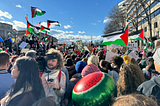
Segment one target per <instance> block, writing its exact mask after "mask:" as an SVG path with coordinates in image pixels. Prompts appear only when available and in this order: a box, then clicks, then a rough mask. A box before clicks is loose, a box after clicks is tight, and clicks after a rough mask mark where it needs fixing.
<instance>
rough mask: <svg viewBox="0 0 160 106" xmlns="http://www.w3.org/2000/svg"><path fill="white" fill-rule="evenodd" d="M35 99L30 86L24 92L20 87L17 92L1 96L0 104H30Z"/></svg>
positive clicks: (17, 105)
mask: <svg viewBox="0 0 160 106" xmlns="http://www.w3.org/2000/svg"><path fill="white" fill-rule="evenodd" d="M36 101H37V99H36V98H35V96H34V95H33V91H32V88H29V89H28V90H26V91H24V92H23V88H22V89H20V90H19V91H18V92H17V93H15V94H13V95H11V96H9V95H8V96H6V97H5V98H3V99H2V104H1V106H31V105H32V104H33V103H34V102H36Z"/></svg>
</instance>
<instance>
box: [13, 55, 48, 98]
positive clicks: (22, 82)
mask: <svg viewBox="0 0 160 106" xmlns="http://www.w3.org/2000/svg"><path fill="white" fill-rule="evenodd" d="M15 64H16V65H17V67H18V70H19V71H20V73H19V76H18V78H17V80H16V82H15V84H14V86H13V87H12V88H11V89H13V92H12V93H13V94H15V93H16V92H18V91H19V90H20V89H21V88H23V89H24V90H23V92H24V91H25V90H27V89H28V87H29V86H31V87H32V91H33V95H34V97H35V99H37V100H38V99H41V98H43V97H45V92H44V89H43V86H42V81H41V79H40V77H39V71H38V66H37V64H36V62H35V61H34V60H33V59H32V58H30V57H25V56H24V57H20V58H18V59H17V60H16V62H15Z"/></svg>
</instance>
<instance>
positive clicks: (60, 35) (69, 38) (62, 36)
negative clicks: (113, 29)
mask: <svg viewBox="0 0 160 106" xmlns="http://www.w3.org/2000/svg"><path fill="white" fill-rule="evenodd" d="M66 32H67V33H66ZM69 32H71V31H65V32H64V31H62V30H55V29H51V32H50V34H51V35H52V36H53V37H56V38H57V39H58V40H59V41H60V42H73V41H76V40H77V39H78V38H79V39H80V40H82V41H90V40H91V36H87V35H78V34H77V35H74V34H69ZM73 38H74V39H73ZM92 38H93V40H100V39H101V35H99V36H93V37H92Z"/></svg>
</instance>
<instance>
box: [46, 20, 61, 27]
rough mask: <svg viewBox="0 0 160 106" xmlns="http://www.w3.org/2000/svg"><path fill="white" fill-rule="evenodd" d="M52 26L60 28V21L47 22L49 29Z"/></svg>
mask: <svg viewBox="0 0 160 106" xmlns="http://www.w3.org/2000/svg"><path fill="white" fill-rule="evenodd" d="M51 25H55V26H59V27H60V25H59V22H58V21H51V20H47V27H48V28H49V27H50V26H51Z"/></svg>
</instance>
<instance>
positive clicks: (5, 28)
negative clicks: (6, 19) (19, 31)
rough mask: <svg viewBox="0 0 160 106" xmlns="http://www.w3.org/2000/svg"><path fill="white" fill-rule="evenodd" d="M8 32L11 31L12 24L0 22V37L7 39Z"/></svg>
mask: <svg viewBox="0 0 160 106" xmlns="http://www.w3.org/2000/svg"><path fill="white" fill-rule="evenodd" d="M9 32H12V25H10V24H7V23H1V22H0V37H1V38H2V39H3V40H5V39H7V38H8V33H9Z"/></svg>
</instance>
